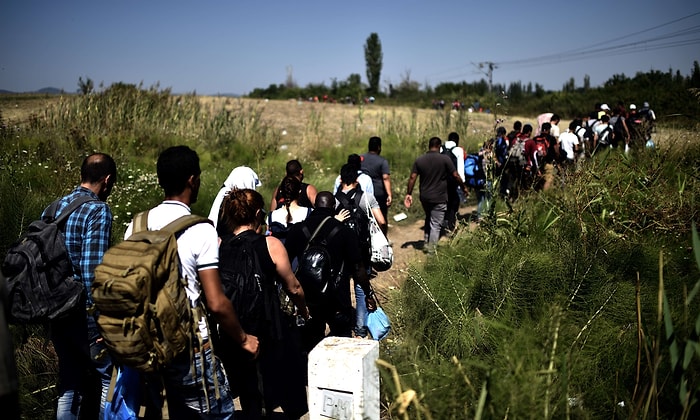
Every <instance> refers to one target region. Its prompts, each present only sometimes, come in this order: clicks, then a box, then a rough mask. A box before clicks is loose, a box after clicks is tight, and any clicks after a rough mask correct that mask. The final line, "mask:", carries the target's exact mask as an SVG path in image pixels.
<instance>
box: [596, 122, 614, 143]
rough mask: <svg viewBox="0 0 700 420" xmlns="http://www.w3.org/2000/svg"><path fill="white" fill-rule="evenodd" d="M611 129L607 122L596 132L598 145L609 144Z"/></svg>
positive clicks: (611, 134)
mask: <svg viewBox="0 0 700 420" xmlns="http://www.w3.org/2000/svg"><path fill="white" fill-rule="evenodd" d="M612 138H613V129H612V127H610V124H608V126H607V127H605V128H604V129H603V131H601V132H600V134H598V145H603V146H609V145H610V144H611V143H612Z"/></svg>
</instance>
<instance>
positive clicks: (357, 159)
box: [348, 153, 362, 171]
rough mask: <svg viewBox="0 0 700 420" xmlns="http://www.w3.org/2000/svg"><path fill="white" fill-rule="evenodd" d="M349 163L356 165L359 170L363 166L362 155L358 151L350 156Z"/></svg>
mask: <svg viewBox="0 0 700 420" xmlns="http://www.w3.org/2000/svg"><path fill="white" fill-rule="evenodd" d="M348 164H350V165H353V166H355V169H357V170H358V171H359V170H360V169H361V168H362V157H360V155H358V154H357V153H353V154H351V155H349V156H348Z"/></svg>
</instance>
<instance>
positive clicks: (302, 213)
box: [269, 206, 311, 226]
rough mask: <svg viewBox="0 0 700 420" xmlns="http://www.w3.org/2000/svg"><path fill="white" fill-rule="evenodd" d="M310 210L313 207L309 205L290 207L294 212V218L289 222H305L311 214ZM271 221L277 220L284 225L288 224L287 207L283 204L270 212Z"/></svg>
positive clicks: (290, 210)
mask: <svg viewBox="0 0 700 420" xmlns="http://www.w3.org/2000/svg"><path fill="white" fill-rule="evenodd" d="M310 211H311V208H309V207H290V208H289V212H290V213H291V214H292V220H291V221H290V222H289V224H294V223H299V222H303V221H304V219H306V217H307V216H308V215H309V212H310ZM269 222H270V223H272V222H277V223H281V224H282V225H283V226H287V208H286V207H284V206H282V207H280V208H278V209H277V210H275V211H273V212H272V213H270V219H269Z"/></svg>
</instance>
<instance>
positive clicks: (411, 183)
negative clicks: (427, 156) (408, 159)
mask: <svg viewBox="0 0 700 420" xmlns="http://www.w3.org/2000/svg"><path fill="white" fill-rule="evenodd" d="M456 172H457V171H455V173H456ZM457 176H458V177H459V174H458V175H457ZM416 178H418V174H417V173H415V172H411V176H410V178H408V186H407V187H406V197H405V198H404V199H403V204H404V206H406V208H407V209H410V208H411V204H413V197H411V194H413V186H414V185H416ZM460 180H461V179H460Z"/></svg>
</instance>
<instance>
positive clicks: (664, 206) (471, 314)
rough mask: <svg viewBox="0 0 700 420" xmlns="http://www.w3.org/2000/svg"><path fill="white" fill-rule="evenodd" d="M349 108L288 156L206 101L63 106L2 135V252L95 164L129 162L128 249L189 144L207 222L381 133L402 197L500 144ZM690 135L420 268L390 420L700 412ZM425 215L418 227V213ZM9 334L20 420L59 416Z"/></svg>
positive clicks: (601, 171)
mask: <svg viewBox="0 0 700 420" xmlns="http://www.w3.org/2000/svg"><path fill="white" fill-rule="evenodd" d="M299 106H300V105H298V104H292V107H299ZM337 106H342V105H337ZM352 109H353V112H351V115H354V116H353V117H352V124H350V123H348V122H347V121H344V122H342V123H340V124H338V125H334V123H333V122H332V121H329V120H330V119H331V117H330V115H331V113H330V112H329V111H328V110H327V108H323V107H318V108H314V110H313V112H310V113H308V115H309V117H308V119H307V120H305V121H304V123H302V124H300V125H299V129H298V130H297V131H295V133H297V134H296V138H295V139H294V142H293V143H294V145H295V148H294V149H289V148H285V147H283V146H284V145H288V144H291V142H290V139H289V138H286V137H285V136H284V135H283V134H282V130H281V129H280V128H279V127H277V126H275V125H273V124H272V123H271V122H270V121H269V119H267V118H266V114H265V113H266V109H265V105H264V102H252V101H236V100H227V101H225V103H224V104H222V106H221V107H218V106H212V105H207V106H203V105H202V101H200V100H199V99H198V98H196V97H194V96H172V95H170V93H169V92H167V91H165V92H163V91H157V90H154V89H151V90H143V89H136V88H135V87H130V86H115V87H113V88H110V89H108V90H107V91H105V92H103V93H100V94H96V95H91V96H69V97H64V98H61V99H60V100H59V101H57V102H56V103H54V104H52V105H51V106H48V107H46V108H42V109H41V110H40V111H39V112H37V113H36V114H32V115H33V116H32V117H31V118H28V119H23V120H22V121H21V122H15V121H11V120H8V119H3V120H2V121H0V123H1V124H0V127H1V128H0V141H1V143H0V217H2V220H3V224H2V225H0V250H1V251H2V253H0V254H1V255H4V251H5V250H6V249H7V246H8V245H9V244H10V243H12V242H13V241H15V240H16V239H17V237H18V236H19V234H20V233H21V232H22V230H23V229H25V228H26V226H27V225H28V224H29V223H30V222H31V220H33V219H34V218H36V217H37V216H38V215H39V214H40V213H41V211H42V210H43V208H44V207H45V206H46V205H47V204H48V203H49V202H50V201H51V200H53V199H54V198H56V197H58V196H60V195H62V194H65V193H66V192H68V191H69V190H70V189H72V188H73V187H74V186H75V185H76V184H77V182H78V179H77V178H78V172H79V166H80V163H81V160H82V158H83V157H84V156H85V155H87V154H88V153H90V152H92V151H101V152H106V153H109V154H111V155H112V156H114V157H115V160H116V161H117V163H118V168H119V180H118V183H117V185H116V186H115V189H114V192H113V194H112V196H111V197H110V199H109V203H110V206H111V207H112V209H113V211H114V215H115V224H114V232H113V242H118V241H120V240H121V238H122V236H123V233H124V229H125V225H126V223H128V221H129V220H130V219H131V217H132V216H133V215H134V214H135V213H136V212H138V211H141V210H144V209H147V208H150V207H152V206H154V205H155V204H157V203H158V202H159V201H160V200H161V198H162V197H161V195H160V194H161V193H160V189H159V187H158V185H157V179H156V176H155V161H156V158H157V156H158V154H159V153H160V152H161V151H162V150H163V149H165V148H166V147H168V146H171V145H175V144H187V145H189V146H190V147H192V148H193V149H195V150H197V151H198V153H199V154H200V157H201V160H202V162H201V164H202V168H203V169H204V172H203V174H202V191H201V193H200V201H199V202H198V203H196V204H195V205H194V206H193V210H194V212H195V213H198V214H208V211H209V206H210V204H211V201H212V200H213V198H214V196H215V194H216V192H217V191H218V189H219V186H220V185H221V182H222V181H223V180H224V179H225V178H226V176H227V175H228V173H229V172H230V170H231V169H232V168H234V167H235V166H238V165H247V166H250V167H252V168H253V169H254V170H255V171H256V172H257V173H258V174H259V175H260V176H261V178H262V181H263V187H262V193H263V196H264V197H265V198H266V199H268V198H269V196H270V194H271V192H272V189H273V188H274V187H275V184H276V182H278V180H279V179H281V177H282V175H283V170H284V165H285V163H286V161H287V160H289V159H291V158H298V159H300V160H301V161H302V163H303V164H304V166H305V173H306V176H307V179H308V180H309V181H311V182H312V183H314V184H316V185H317V186H319V188H321V189H326V188H330V187H331V185H332V183H333V180H334V178H335V177H336V175H337V173H338V170H339V168H340V166H342V164H343V163H344V162H345V160H346V158H347V155H348V154H350V153H362V152H364V151H365V149H366V142H367V139H368V138H369V137H370V136H372V135H379V136H380V137H382V139H383V141H384V144H385V148H384V151H383V153H382V154H383V155H384V156H386V157H387V159H389V162H390V165H391V168H392V181H393V190H394V191H393V194H394V197H402V196H403V194H404V193H405V185H406V180H407V178H408V175H409V172H410V167H411V164H412V162H413V160H414V159H415V157H416V156H418V155H420V154H421V153H423V152H424V151H425V149H426V143H427V140H428V138H430V137H432V136H435V135H438V136H440V137H442V138H446V136H447V133H449V132H450V131H457V132H459V133H461V134H462V137H463V139H464V140H463V145H464V146H465V147H466V148H467V149H468V150H470V151H475V150H476V147H477V146H478V145H479V144H480V143H482V142H483V141H484V140H486V139H487V138H488V137H489V135H490V133H489V129H488V127H489V122H488V118H489V117H487V118H486V120H484V121H486V125H485V126H484V127H486V128H483V129H481V128H478V127H477V126H476V124H475V122H480V119H482V118H483V117H484V116H482V115H472V116H470V115H468V114H467V113H452V112H449V111H448V112H439V111H434V112H430V113H429V114H427V118H423V116H422V115H424V114H422V113H419V112H418V111H415V112H411V111H409V112H407V113H399V112H395V111H394V110H392V109H386V110H383V111H381V112H374V113H367V112H366V110H365V109H364V108H362V107H356V108H352ZM290 112H292V111H290ZM481 122H483V121H481ZM506 124H507V125H508V124H510V121H507V122H506ZM329 125H330V128H329ZM329 132H332V133H335V134H334V135H329V134H328V133H329ZM697 132H698V131H697V130H695V131H693V132H680V131H667V132H660V133H659V135H660V136H661V135H662V134H663V141H662V142H659V146H661V147H660V148H659V149H656V150H645V149H642V150H635V151H633V153H631V154H630V155H624V154H622V153H618V152H617V151H612V152H611V153H609V154H601V155H599V156H597V157H596V158H595V159H593V160H591V161H589V162H587V164H586V165H585V166H583V167H582V169H581V171H579V172H576V173H575V174H574V175H572V176H571V177H569V178H567V179H566V180H565V182H564V185H563V188H559V187H557V188H554V189H552V190H551V191H547V192H544V193H538V194H528V195H525V196H523V197H521V199H520V200H519V201H518V202H516V203H515V206H514V209H513V212H511V213H507V212H506V211H505V210H506V208H505V206H504V205H503V203H502V202H500V201H498V200H495V201H494V202H493V206H492V207H491V209H492V211H491V212H490V213H489V215H488V216H487V218H486V220H485V222H484V223H482V224H481V225H480V226H479V228H478V229H476V230H474V231H467V230H464V231H463V232H462V233H460V234H458V235H457V236H456V237H454V238H453V239H452V240H451V241H449V243H448V244H446V245H444V246H441V247H440V248H439V250H438V253H437V254H436V255H435V256H432V257H430V258H429V259H428V262H427V264H426V265H425V266H414V267H412V268H411V269H409V270H408V275H407V278H406V279H405V281H404V283H403V286H402V287H400V288H397V289H396V290H394V291H393V294H392V295H391V299H390V302H389V303H388V304H387V306H386V309H387V310H388V312H389V314H390V316H391V318H392V321H393V323H394V331H393V333H392V335H391V338H390V339H387V340H385V341H382V342H381V358H382V362H381V363H383V364H382V367H381V368H380V369H381V372H382V402H383V405H384V412H385V413H386V415H387V416H388V417H392V418H393V417H400V418H436V419H443V418H459V419H463V418H564V417H567V418H571V417H573V418H601V417H605V418H609V417H618V418H620V417H622V418H632V417H634V418H690V417H692V414H696V413H695V412H694V411H693V410H694V409H695V408H694V407H695V406H693V403H694V402H695V400H696V398H697V396H698V387H699V385H698V378H700V374H699V372H698V363H699V362H698V360H699V359H698V355H697V353H698V352H700V348H699V347H698V335H699V334H700V303H699V299H698V297H696V292H697V290H698V286H697V284H698V279H700V276H699V275H698V274H699V271H698V263H697V260H698V255H699V254H700V245H697V244H696V245H693V244H692V243H691V226H692V223H693V222H697V221H698V213H697V212H698V210H697V209H698V206H697V199H698V191H699V189H698V180H699V179H700V173H699V171H700V169H699V168H700V139H698V135H697ZM387 145H391V147H389V146H387ZM494 181H495V180H494ZM494 189H497V187H496V186H495V185H494ZM398 206H400V203H397V206H395V207H394V208H395V209H397V210H395V211H398V209H399V207H398ZM419 207H420V206H414V208H412V209H411V210H410V211H409V212H408V213H409V216H411V217H422V215H421V214H420V213H421V209H420V208H419ZM401 210H403V209H401ZM12 334H13V337H12V338H13V341H14V343H15V345H16V348H17V351H16V358H17V362H18V365H19V369H20V375H21V387H22V389H21V397H22V409H23V412H24V413H25V417H26V418H35V419H43V418H52V417H54V416H55V413H54V412H55V399H56V389H55V384H56V371H57V366H56V359H55V354H54V353H53V349H52V348H51V345H50V343H49V342H48V341H47V339H46V337H47V335H46V333H45V331H44V330H43V329H42V328H23V327H13V328H12ZM392 372H394V373H395V374H392Z"/></svg>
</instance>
